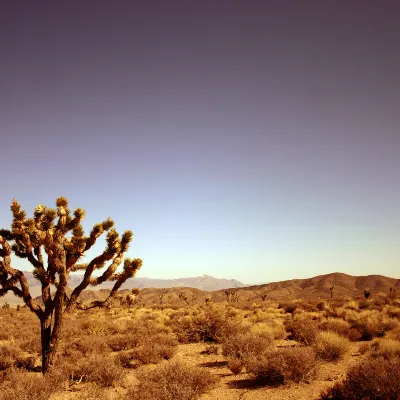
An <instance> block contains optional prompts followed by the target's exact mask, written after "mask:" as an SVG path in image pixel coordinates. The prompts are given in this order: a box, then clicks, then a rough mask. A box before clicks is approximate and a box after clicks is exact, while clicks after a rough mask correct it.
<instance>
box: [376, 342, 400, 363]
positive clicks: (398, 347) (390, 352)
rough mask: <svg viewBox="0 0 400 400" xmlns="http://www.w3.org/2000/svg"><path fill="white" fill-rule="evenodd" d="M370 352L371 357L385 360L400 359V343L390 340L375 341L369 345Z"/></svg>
mask: <svg viewBox="0 0 400 400" xmlns="http://www.w3.org/2000/svg"><path fill="white" fill-rule="evenodd" d="M371 350H372V352H371V356H372V357H383V358H385V359H388V358H391V357H400V342H398V341H397V340H392V339H375V340H374V341H373V342H372V343H371Z"/></svg>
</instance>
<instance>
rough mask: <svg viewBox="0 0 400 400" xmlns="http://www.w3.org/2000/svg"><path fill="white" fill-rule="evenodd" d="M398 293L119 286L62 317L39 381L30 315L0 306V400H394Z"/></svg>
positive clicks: (342, 279)
mask: <svg viewBox="0 0 400 400" xmlns="http://www.w3.org/2000/svg"><path fill="white" fill-rule="evenodd" d="M332 288H333V289H332ZM399 291H400V280H398V279H392V278H388V277H383V276H364V277H354V276H350V275H345V274H339V273H333V274H328V275H323V276H318V277H314V278H310V279H301V280H292V281H285V282H275V283H270V284H266V285H260V286H252V287H241V288H233V289H227V290H219V291H213V292H211V291H201V290H199V289H194V288H189V287H185V288H168V289H160V288H157V289H155V288H146V289H142V290H140V291H139V294H138V295H137V296H135V299H134V301H133V302H132V303H131V304H129V302H126V301H125V299H126V298H127V297H128V296H130V292H131V291H130V290H121V292H120V293H119V296H118V297H117V298H116V299H115V301H114V303H113V305H112V307H110V308H107V309H95V310H86V311H81V310H76V311H74V312H72V313H71V314H69V315H67V316H66V318H65V321H64V328H63V333H62V336H61V338H60V348H59V351H58V354H57V358H56V360H55V365H54V366H53V368H52V370H51V372H49V373H48V374H46V375H45V376H42V373H41V361H40V356H41V351H40V348H41V347H40V329H39V325H38V323H37V321H36V318H35V316H34V315H33V314H32V313H31V312H30V311H29V310H28V309H27V307H26V306H20V305H17V306H14V307H10V306H9V305H8V303H4V302H3V306H2V309H1V310H0V320H1V326H2V330H1V337H0V354H1V357H0V359H1V364H0V368H1V381H0V399H1V400H3V399H4V400H5V399H10V398H15V399H27V400H28V399H29V400H33V399H36V400H42V399H43V400H45V399H46V400H47V399H51V400H63V399H65V400H66V399H98V400H102V399H110V400H111V399H144V400H146V399H149V400H150V399H160V400H170V399H171V400H172V399H183V400H186V399H187V400H189V399H204V400H206V399H210V400H211V399H220V400H224V399H283V398H285V399H286V398H287V399H322V400H324V399H366V398H368V399H396V398H398V397H399V395H400V375H399V373H400V369H399V363H400V298H399V297H398V296H397V292H399ZM108 292H109V289H102V290H97V291H85V292H84V293H82V298H83V299H84V303H85V302H86V303H88V304H90V303H91V302H93V301H98V300H103V299H104V298H106V297H107V296H108V294H109V293H108Z"/></svg>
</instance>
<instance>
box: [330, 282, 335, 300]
mask: <svg viewBox="0 0 400 400" xmlns="http://www.w3.org/2000/svg"><path fill="white" fill-rule="evenodd" d="M334 289H335V284H333V285H332V286H331V287H330V288H329V290H330V291H331V299H332V298H333V291H334Z"/></svg>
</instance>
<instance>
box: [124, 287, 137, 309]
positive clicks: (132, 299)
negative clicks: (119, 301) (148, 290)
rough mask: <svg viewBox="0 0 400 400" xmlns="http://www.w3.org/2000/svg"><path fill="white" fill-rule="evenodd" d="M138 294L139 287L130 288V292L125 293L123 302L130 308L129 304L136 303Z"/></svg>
mask: <svg viewBox="0 0 400 400" xmlns="http://www.w3.org/2000/svg"><path fill="white" fill-rule="evenodd" d="M138 294H139V289H132V294H127V295H126V297H125V304H126V305H127V306H128V307H129V308H131V306H133V305H135V304H136V303H137V296H138Z"/></svg>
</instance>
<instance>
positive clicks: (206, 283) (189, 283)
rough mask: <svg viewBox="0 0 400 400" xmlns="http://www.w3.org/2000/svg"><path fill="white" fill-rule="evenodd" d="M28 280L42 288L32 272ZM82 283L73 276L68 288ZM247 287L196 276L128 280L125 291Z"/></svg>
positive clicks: (210, 277) (110, 283) (226, 280)
mask: <svg viewBox="0 0 400 400" xmlns="http://www.w3.org/2000/svg"><path fill="white" fill-rule="evenodd" d="M24 274H25V276H26V278H27V279H28V282H29V286H31V287H34V286H40V282H39V281H37V280H36V279H35V278H34V277H33V274H32V272H28V271H24ZM81 281H82V276H79V275H71V276H70V277H69V280H68V286H70V287H71V288H74V287H75V286H78V285H79V283H80V282H81ZM113 285H114V282H105V283H103V284H102V285H101V286H94V287H93V286H92V287H90V288H88V289H90V290H97V289H108V288H112V286H113ZM243 286H246V285H244V284H243V283H241V282H239V281H237V280H235V279H219V278H214V277H212V276H209V275H203V276H196V277H192V278H178V279H152V278H131V279H128V280H127V281H126V282H125V283H124V285H123V289H132V288H139V289H143V288H172V287H191V288H196V289H200V290H208V291H213V290H221V289H228V288H239V287H243Z"/></svg>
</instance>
